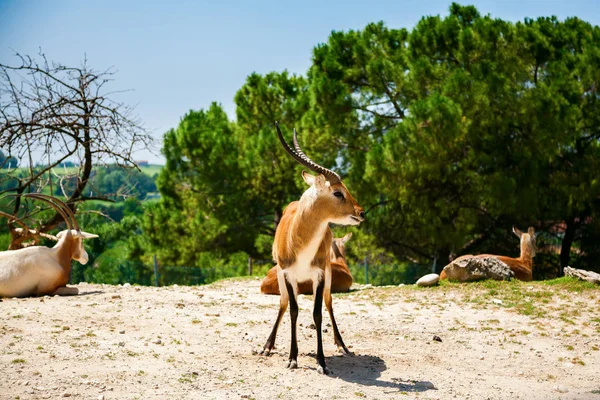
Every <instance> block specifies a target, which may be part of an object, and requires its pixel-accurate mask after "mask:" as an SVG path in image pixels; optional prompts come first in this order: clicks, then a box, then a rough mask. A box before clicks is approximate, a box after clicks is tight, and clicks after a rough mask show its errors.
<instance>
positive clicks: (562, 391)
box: [556, 385, 569, 393]
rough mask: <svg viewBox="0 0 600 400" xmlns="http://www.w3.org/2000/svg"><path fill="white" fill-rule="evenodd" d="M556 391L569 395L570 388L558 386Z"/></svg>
mask: <svg viewBox="0 0 600 400" xmlns="http://www.w3.org/2000/svg"><path fill="white" fill-rule="evenodd" d="M556 391H558V392H560V393H568V392H569V388H568V387H566V386H563V385H558V386H557V387H556Z"/></svg>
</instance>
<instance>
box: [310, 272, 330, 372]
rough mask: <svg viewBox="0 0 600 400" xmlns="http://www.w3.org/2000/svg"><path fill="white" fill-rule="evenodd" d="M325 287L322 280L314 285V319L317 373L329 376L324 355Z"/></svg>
mask: <svg viewBox="0 0 600 400" xmlns="http://www.w3.org/2000/svg"><path fill="white" fill-rule="evenodd" d="M324 286H325V282H324V280H323V279H322V278H321V279H319V280H317V281H316V282H315V283H313V293H314V294H315V307H314V309H313V319H314V320H315V327H316V329H317V362H318V363H319V367H318V368H317V371H318V372H319V373H320V374H325V375H328V374H329V370H328V369H327V366H326V365H325V354H324V353H323V331H322V330H321V325H322V323H323V313H322V310H323V287H324Z"/></svg>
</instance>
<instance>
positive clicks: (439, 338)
mask: <svg viewBox="0 0 600 400" xmlns="http://www.w3.org/2000/svg"><path fill="white" fill-rule="evenodd" d="M433 340H435V341H436V342H441V341H442V338H441V337H439V336H438V335H433Z"/></svg>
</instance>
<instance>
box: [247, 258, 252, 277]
mask: <svg viewBox="0 0 600 400" xmlns="http://www.w3.org/2000/svg"><path fill="white" fill-rule="evenodd" d="M248 275H252V257H248Z"/></svg>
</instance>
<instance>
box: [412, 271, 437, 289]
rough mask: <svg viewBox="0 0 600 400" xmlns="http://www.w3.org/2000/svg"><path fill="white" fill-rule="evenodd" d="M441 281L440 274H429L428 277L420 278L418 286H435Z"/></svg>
mask: <svg viewBox="0 0 600 400" xmlns="http://www.w3.org/2000/svg"><path fill="white" fill-rule="evenodd" d="M439 280H440V276H439V275H438V274H427V275H425V276H422V277H421V278H419V280H418V281H417V283H416V285H417V286H423V287H427V286H434V285H436V284H437V283H438V281H439Z"/></svg>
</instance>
